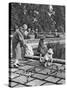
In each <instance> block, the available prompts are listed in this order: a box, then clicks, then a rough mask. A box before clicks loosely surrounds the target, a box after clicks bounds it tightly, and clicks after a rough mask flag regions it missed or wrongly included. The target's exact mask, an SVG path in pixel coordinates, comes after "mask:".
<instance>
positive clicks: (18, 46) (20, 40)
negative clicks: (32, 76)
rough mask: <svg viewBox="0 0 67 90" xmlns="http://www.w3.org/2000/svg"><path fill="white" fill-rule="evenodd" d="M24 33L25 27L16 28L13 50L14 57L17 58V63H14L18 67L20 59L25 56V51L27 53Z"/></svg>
mask: <svg viewBox="0 0 67 90" xmlns="http://www.w3.org/2000/svg"><path fill="white" fill-rule="evenodd" d="M24 35H25V33H24V28H22V29H21V27H20V28H17V29H16V32H15V33H14V35H13V38H12V51H13V58H14V60H15V63H14V66H15V67H18V65H19V59H22V58H23V57H24V53H25V52H24V46H25V42H24ZM21 52H22V53H21ZM21 54H22V55H21Z"/></svg>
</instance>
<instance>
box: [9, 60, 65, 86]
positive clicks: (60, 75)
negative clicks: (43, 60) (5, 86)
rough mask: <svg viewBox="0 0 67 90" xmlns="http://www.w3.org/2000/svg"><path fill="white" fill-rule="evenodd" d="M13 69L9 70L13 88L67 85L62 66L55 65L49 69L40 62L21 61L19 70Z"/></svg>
mask: <svg viewBox="0 0 67 90" xmlns="http://www.w3.org/2000/svg"><path fill="white" fill-rule="evenodd" d="M13 63H14V62H13V61H12V60H11V67H10V69H9V73H10V75H9V81H10V86H11V87H29V86H42V85H53V84H57V85H58V84H64V83H65V66H64V65H62V64H53V65H51V66H49V67H46V68H45V67H43V66H42V65H41V64H40V63H39V61H36V60H35V61H34V60H26V61H22V60H20V66H19V68H14V67H13Z"/></svg>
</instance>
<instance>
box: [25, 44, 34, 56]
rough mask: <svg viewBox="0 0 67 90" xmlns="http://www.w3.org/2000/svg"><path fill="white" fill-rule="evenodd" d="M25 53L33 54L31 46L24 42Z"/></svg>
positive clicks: (27, 54)
mask: <svg viewBox="0 0 67 90" xmlns="http://www.w3.org/2000/svg"><path fill="white" fill-rule="evenodd" d="M25 55H26V56H33V55H34V52H33V49H32V46H31V45H29V44H26V47H25Z"/></svg>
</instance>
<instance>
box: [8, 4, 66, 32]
mask: <svg viewBox="0 0 67 90" xmlns="http://www.w3.org/2000/svg"><path fill="white" fill-rule="evenodd" d="M10 5H11V9H10V10H11V28H12V29H13V28H14V27H15V25H16V24H17V25H18V26H22V25H23V24H24V23H26V24H27V25H28V27H31V28H33V29H34V30H35V28H38V30H39V31H40V32H41V31H46V32H47V31H48V32H49V31H50V30H52V28H53V31H54V30H55V28H57V29H58V31H61V32H62V31H63V32H64V31H65V7H64V6H53V10H54V11H55V15H53V16H51V17H50V16H49V15H48V12H49V5H41V4H23V3H11V4H10ZM51 18H53V20H54V21H55V22H56V24H55V25H53V21H52V20H51ZM54 27H55V28H54Z"/></svg>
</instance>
